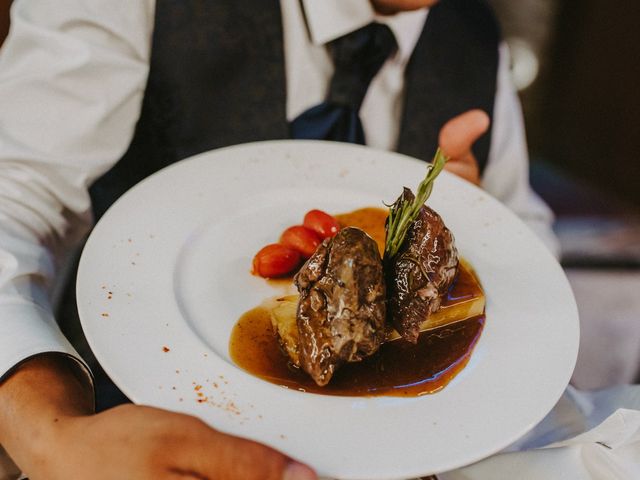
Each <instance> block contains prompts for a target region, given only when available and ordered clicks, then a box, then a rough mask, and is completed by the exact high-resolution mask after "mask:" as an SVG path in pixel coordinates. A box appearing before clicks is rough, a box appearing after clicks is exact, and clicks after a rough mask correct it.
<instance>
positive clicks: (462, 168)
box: [439, 110, 490, 185]
mask: <svg viewBox="0 0 640 480" xmlns="http://www.w3.org/2000/svg"><path fill="white" fill-rule="evenodd" d="M489 122H490V120H489V116H488V115H487V114H486V113H485V112H483V111H482V110H469V111H468V112H465V113H462V114H460V115H458V116H457V117H454V118H452V119H451V120H449V121H448V122H447V123H445V124H444V126H443V127H442V129H441V130H440V136H439V144H440V148H441V149H442V152H443V153H444V154H445V155H446V156H448V157H449V161H448V162H447V164H446V165H445V169H446V170H448V171H450V172H451V173H454V174H456V175H458V176H460V177H462V178H464V179H465V180H468V181H470V182H472V183H475V184H476V185H478V184H479V183H480V170H479V168H478V162H477V160H476V158H475V156H474V155H473V152H472V150H471V148H472V147H473V144H474V143H475V141H476V140H477V139H478V138H480V136H482V135H483V134H484V133H485V132H486V131H487V129H488V128H489Z"/></svg>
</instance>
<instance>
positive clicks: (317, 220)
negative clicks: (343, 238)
mask: <svg viewBox="0 0 640 480" xmlns="http://www.w3.org/2000/svg"><path fill="white" fill-rule="evenodd" d="M302 224H303V225H304V226H305V227H307V228H310V229H311V230H313V231H314V232H316V233H317V234H318V235H320V238H322V239H325V238H328V237H333V236H334V235H335V234H336V233H338V230H340V224H339V223H338V221H337V220H336V219H335V218H333V217H332V216H331V215H329V214H328V213H325V212H323V211H322V210H309V211H308V212H307V214H306V215H305V216H304V221H303V222H302Z"/></svg>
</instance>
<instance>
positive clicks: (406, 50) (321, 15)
mask: <svg viewBox="0 0 640 480" xmlns="http://www.w3.org/2000/svg"><path fill="white" fill-rule="evenodd" d="M302 5H303V8H304V13H305V17H306V20H307V26H308V27H309V34H310V36H311V41H312V42H313V43H314V44H316V45H324V44H326V43H328V42H330V41H331V40H335V39H336V38H338V37H341V36H343V35H346V34H347V33H350V32H353V31H354V30H357V29H358V28H361V27H364V26H365V25H367V24H369V23H371V22H373V21H376V22H380V23H384V24H386V25H387V26H389V28H390V29H391V31H392V32H393V34H394V35H395V37H396V41H397V42H398V57H399V60H405V61H406V60H408V59H409V57H410V56H411V54H412V53H413V49H414V47H415V46H416V43H417V42H418V38H419V37H420V33H422V27H423V26H424V22H425V20H426V18H427V14H428V9H427V8H421V9H419V10H413V11H409V12H401V13H397V14H395V15H390V16H385V15H378V14H376V12H375V10H374V9H373V7H372V6H371V2H370V0H348V1H345V0H302Z"/></svg>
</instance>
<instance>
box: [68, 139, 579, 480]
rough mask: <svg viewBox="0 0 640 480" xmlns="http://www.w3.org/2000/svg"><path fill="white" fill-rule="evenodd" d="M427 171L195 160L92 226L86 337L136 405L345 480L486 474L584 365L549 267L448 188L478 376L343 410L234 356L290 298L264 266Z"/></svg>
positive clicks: (327, 155) (330, 157)
mask: <svg viewBox="0 0 640 480" xmlns="http://www.w3.org/2000/svg"><path fill="white" fill-rule="evenodd" d="M424 175H425V163H424V162H421V161H418V160H415V159H412V158H409V157H406V156H403V155H399V154H396V153H389V152H383V151H378V150H373V149H370V148H366V147H361V146H354V145H348V144H338V143H330V142H313V141H275V142H260V143H253V144H246V145H238V146H234V147H229V148H224V149H220V150H215V151H211V152H207V153H203V154H200V155H197V156H195V157H193V158H190V159H187V160H184V161H182V162H179V163H177V164H175V165H172V166H170V167H168V168H165V169H163V170H161V171H160V172H158V173H156V174H154V175H152V176H151V177H149V178H147V179H145V180H144V181H142V182H141V183H139V184H138V185H136V186H135V187H134V188H132V189H131V190H130V191H128V192H127V193H126V194H125V195H124V196H122V198H120V199H119V200H118V201H117V202H116V203H115V204H114V205H113V206H112V207H111V209H110V210H109V211H108V212H107V213H106V214H105V215H104V216H103V218H102V219H101V220H100V222H98V224H97V225H96V227H95V229H94V230H93V232H92V234H91V236H90V237H89V239H88V241H87V244H86V247H85V249H84V251H83V254H82V258H81V261H80V269H79V273H78V284H77V297H78V309H79V312H80V318H81V321H82V326H83V328H84V331H85V333H86V336H87V339H88V341H89V344H90V345H91V348H92V349H93V351H94V353H95V355H96V357H97V359H98V360H99V361H100V363H101V364H102V366H103V367H104V369H105V371H106V372H107V373H108V374H109V376H110V377H111V378H112V379H113V380H114V382H115V383H116V384H117V385H118V386H119V387H120V388H121V389H122V391H123V392H124V393H125V394H126V395H127V396H128V397H129V398H130V399H131V400H132V401H134V402H136V403H140V404H147V405H154V406H157V407H161V408H166V409H170V410H174V411H180V412H185V413H189V414H193V415H196V416H198V417H200V418H202V419H203V420H205V421H206V422H208V423H209V424H210V425H212V426H214V427H215V428H217V429H219V430H222V431H225V432H228V433H231V434H234V435H238V436H242V437H247V438H251V439H254V440H257V441H259V442H262V443H265V444H267V445H271V446H273V447H275V448H277V449H279V450H281V451H283V452H285V453H287V454H288V455H290V456H292V457H293V458H296V459H299V460H301V461H303V462H306V463H308V464H309V465H311V466H312V467H314V468H315V469H316V470H317V471H318V472H319V474H321V475H323V476H327V477H332V478H339V479H362V480H364V479H366V480H376V479H406V478H411V477H417V476H421V475H426V474H432V473H437V472H443V471H447V470H451V469H454V468H456V467H460V466H463V465H467V464H470V463H472V462H475V461H477V460H480V459H482V458H485V457H487V456H489V455H491V454H493V453H495V452H497V451H499V450H501V449H502V448H504V447H506V446H507V445H509V444H510V443H512V442H513V441H515V440H516V439H518V438H519V437H520V436H522V435H523V434H524V433H526V432H527V431H528V430H529V429H530V428H531V427H533V426H534V425H535V424H536V423H537V422H539V421H540V420H541V419H542V418H543V417H544V416H545V415H546V414H547V412H549V410H550V409H551V408H552V407H553V405H554V404H555V403H556V401H557V400H558V398H559V397H560V396H561V394H562V392H563V390H564V388H565V386H566V385H567V383H568V381H569V378H570V375H571V372H572V371H573V368H574V365H575V361H576V356H577V351H578V336H579V327H578V314H577V309H576V305H575V301H574V298H573V294H572V292H571V289H570V287H569V284H568V282H567V280H566V278H565V276H564V274H563V272H562V269H561V268H560V266H559V264H558V263H557V262H556V260H555V259H554V258H553V256H552V255H551V254H550V253H549V252H548V251H547V249H546V248H545V246H544V245H543V244H542V243H541V242H540V241H539V240H538V239H537V238H536V237H535V236H534V234H533V233H532V232H531V231H530V230H529V229H528V228H527V227H526V226H525V224H524V223H522V222H521V221H520V220H519V219H518V218H517V217H516V216H515V215H514V214H512V213H511V212H510V211H509V210H508V209H507V208H506V207H504V206H503V205H502V204H500V203H499V202H498V201H496V200H495V199H493V198H492V197H490V196H489V195H488V194H486V193H485V192H483V191H482V190H481V189H479V188H476V187H475V186H473V185H471V184H469V183H467V182H465V181H463V180H461V179H459V178H457V177H455V176H453V175H450V174H448V173H447V172H443V173H442V174H441V175H440V177H439V178H438V180H437V181H436V185H435V188H434V191H433V194H432V196H431V198H430V199H429V200H428V204H429V205H430V206H431V207H432V208H434V209H435V210H436V211H438V212H439V213H440V214H441V216H442V217H443V219H444V221H445V223H446V224H447V225H448V226H449V228H450V229H451V230H452V231H453V233H454V235H455V238H456V242H457V246H458V250H459V252H460V253H461V255H463V256H464V257H465V258H467V259H468V260H469V261H470V263H471V264H472V265H473V267H474V268H475V270H476V272H477V274H478V276H479V278H480V281H481V283H482V285H483V287H484V290H485V294H486V301H487V306H486V325H485V327H484V331H483V332H482V335H481V337H480V340H479V341H478V343H477V345H476V347H475V350H474V351H473V354H472V356H471V360H470V362H469V364H468V365H467V367H466V368H465V369H464V370H463V371H462V372H461V373H460V374H459V375H458V376H457V377H455V378H454V380H453V381H452V382H451V383H450V384H449V385H448V386H447V387H446V388H444V389H443V390H441V391H440V392H438V393H435V394H431V395H425V396H421V397H414V398H401V397H384V396H383V397H336V396H328V395H318V394H311V393H304V392H299V391H294V390H289V389H286V388H284V387H279V386H277V385H274V384H271V383H268V382H266V381H263V380H261V379H259V378H256V377H254V376H252V375H250V374H248V373H246V372H245V371H243V370H241V369H240V368H239V367H237V366H236V365H234V363H233V361H232V360H231V358H230V356H229V350H228V343H229V337H230V334H231V330H232V328H233V326H234V324H235V323H236V321H237V320H238V319H239V317H240V316H241V315H242V314H243V313H244V312H246V311H247V310H249V309H251V308H253V307H255V306H257V305H259V304H260V303H261V302H262V301H263V300H264V299H265V298H267V297H270V296H273V295H277V294H280V293H281V291H282V290H281V289H282V288H283V287H282V286H278V285H276V284H272V283H269V282H267V281H265V280H264V279H261V278H258V277H255V276H252V275H251V272H250V270H251V261H252V258H253V255H254V254H255V253H256V252H257V251H258V250H259V249H260V248H261V247H262V246H264V245H266V244H268V243H273V242H275V241H277V239H278V238H279V235H280V233H281V232H282V231H283V230H284V229H285V228H286V227H288V226H290V225H295V224H299V223H300V222H301V220H302V218H303V216H304V214H305V212H307V211H308V210H310V209H313V208H319V209H322V210H325V211H328V212H332V213H340V212H347V211H351V210H354V209H356V208H361V207H366V206H382V205H383V202H386V203H387V204H388V203H391V202H392V201H393V200H395V199H396V197H397V196H398V195H399V194H400V193H401V190H402V187H403V186H408V187H410V188H412V189H415V187H416V186H417V184H418V183H419V182H420V181H421V180H422V178H424Z"/></svg>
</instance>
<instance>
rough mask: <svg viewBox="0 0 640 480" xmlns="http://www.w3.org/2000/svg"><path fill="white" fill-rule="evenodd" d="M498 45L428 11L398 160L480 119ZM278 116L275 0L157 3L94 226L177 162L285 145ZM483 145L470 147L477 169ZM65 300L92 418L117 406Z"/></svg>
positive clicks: (483, 14)
mask: <svg viewBox="0 0 640 480" xmlns="http://www.w3.org/2000/svg"><path fill="white" fill-rule="evenodd" d="M498 41H499V32H498V28H497V26H496V23H495V20H494V17H493V16H492V14H491V12H490V10H489V9H488V7H486V6H485V4H484V3H483V1H482V0H441V2H440V3H439V4H438V5H437V6H435V7H433V8H432V9H431V11H430V13H429V16H428V17H427V22H426V25H425V28H424V30H423V32H422V34H421V36H420V39H419V41H418V43H417V45H416V48H415V51H414V53H413V55H412V57H411V60H410V62H409V64H408V66H407V70H406V90H405V101H404V111H403V114H402V124H401V131H400V138H399V142H398V151H400V152H402V153H406V154H408V155H412V156H414V157H417V158H420V159H423V160H430V159H431V158H432V157H433V154H434V153H435V149H436V146H437V141H438V132H439V130H440V127H441V126H442V125H443V124H444V123H445V122H446V121H447V120H448V119H450V118H451V117H453V116H455V115H457V114H459V113H462V112H464V111H466V110H469V109H471V108H481V109H483V110H484V111H486V112H487V113H489V115H491V114H492V112H493V102H494V96H495V89H496V71H497V67H498ZM285 112H286V83H285V70H284V51H283V37H282V20H281V16H280V7H279V1H278V0H240V1H233V0H157V4H156V18H155V30H154V34H153V44H152V51H151V64H150V71H149V78H148V83H147V88H146V90H145V95H144V100H143V104H142V111H141V114H140V118H139V120H138V123H137V125H136V130H135V134H134V137H133V140H132V142H131V145H130V147H129V149H128V151H127V152H126V154H125V155H124V156H123V158H122V159H121V160H120V161H119V162H118V163H117V164H116V166H115V167H114V168H113V169H112V170H111V171H109V172H108V173H107V174H106V175H105V176H103V177H102V178H101V179H100V180H98V181H97V182H96V183H95V184H94V185H93V187H92V188H91V196H92V200H93V204H94V211H95V216H96V219H98V218H100V216H102V214H103V213H104V212H105V210H106V209H107V208H108V207H109V206H110V205H111V204H112V203H113V202H114V201H115V200H116V199H117V198H118V197H119V196H120V195H122V194H123V193H124V192H125V191H126V190H128V189H129V188H130V187H132V186H133V185H134V184H136V183H137V182H138V181H140V180H142V179H143V178H145V177H147V176H149V175H151V174H152V173H154V172H156V171H158V170H160V169H161V168H163V167H166V166H167V165H170V164H172V163H174V162H176V161H178V160H182V159H184V158H186V157H189V156H191V155H195V154H197V153H201V152H204V151H206V150H210V149H213V148H218V147H223V146H226V145H233V144H237V143H244V142H251V141H258V140H273V139H286V138H289V125H288V123H287V120H286V114H285ZM490 135H491V133H490V132H489V133H488V134H486V135H484V136H483V137H482V138H481V139H480V140H479V141H478V142H477V143H476V145H475V147H474V151H475V154H476V157H477V158H478V160H479V162H480V166H481V168H482V167H483V166H484V165H485V164H486V160H487V155H488V151H489V143H490ZM399 187H400V186H398V188H399ZM70 283H75V282H70ZM65 293H66V295H65V298H64V300H63V302H62V304H61V309H60V311H59V312H58V318H60V319H62V322H61V326H62V328H63V331H64V332H65V334H67V336H68V337H69V338H70V340H71V341H72V343H73V344H74V345H75V346H76V348H77V349H78V351H79V352H80V354H81V355H82V356H83V357H84V358H85V360H87V362H88V363H89V365H90V366H91V367H92V368H93V370H94V373H95V375H96V392H97V400H98V408H99V409H102V408H106V407H109V406H112V405H114V404H117V403H120V402H122V401H124V400H125V399H124V398H123V397H122V396H119V395H118V394H117V390H115V388H114V386H113V385H112V384H111V383H110V381H109V380H108V378H107V377H106V376H105V375H104V372H103V371H102V370H101V369H100V367H99V365H98V364H97V362H96V361H95V358H94V357H93V355H92V353H91V351H90V350H89V348H88V346H87V344H86V340H85V339H84V337H83V335H82V331H81V329H80V328H79V324H78V321H77V308H76V303H75V288H73V285H70V286H69V288H67V291H66V292H65ZM114 391H115V392H116V394H114V393H113V392H114Z"/></svg>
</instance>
